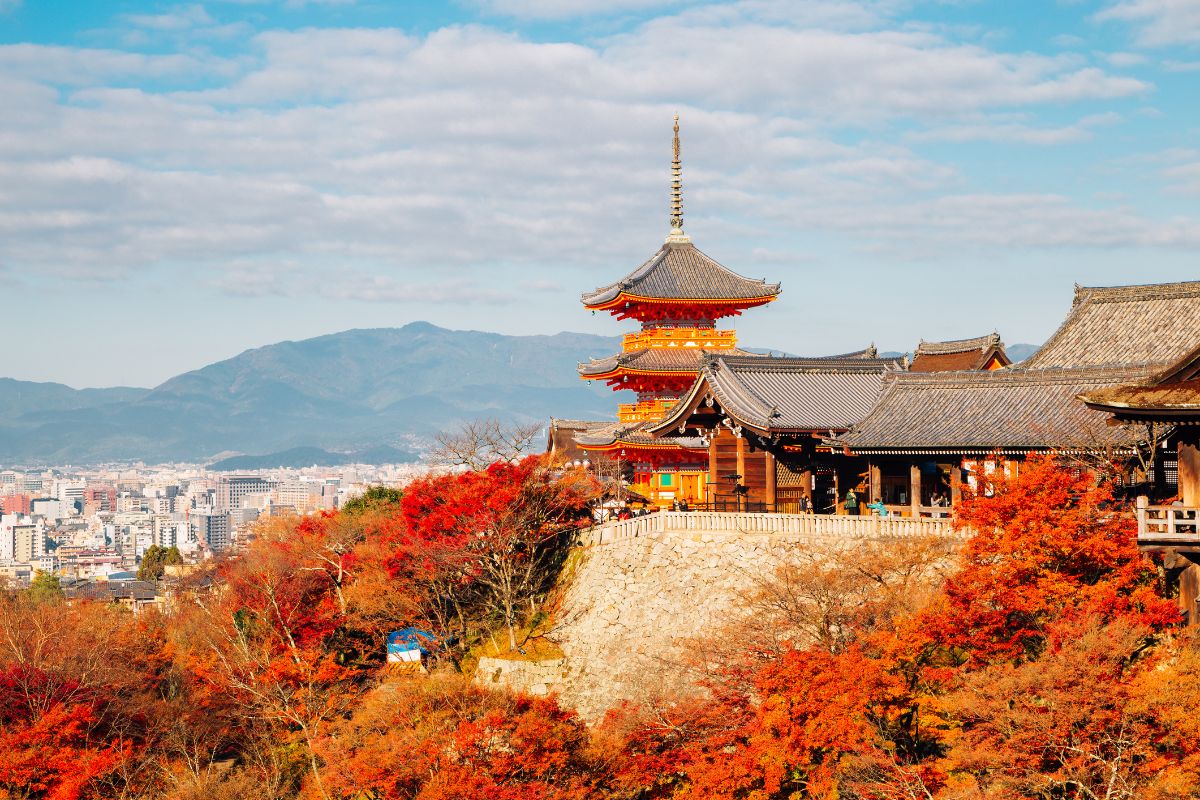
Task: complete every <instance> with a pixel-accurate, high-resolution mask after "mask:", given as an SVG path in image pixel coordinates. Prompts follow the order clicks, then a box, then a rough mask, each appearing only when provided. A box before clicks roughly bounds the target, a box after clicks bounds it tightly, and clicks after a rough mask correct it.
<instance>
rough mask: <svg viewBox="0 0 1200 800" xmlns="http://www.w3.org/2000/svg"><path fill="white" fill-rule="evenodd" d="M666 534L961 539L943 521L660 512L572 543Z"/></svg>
mask: <svg viewBox="0 0 1200 800" xmlns="http://www.w3.org/2000/svg"><path fill="white" fill-rule="evenodd" d="M672 533H680V534H687V533H730V534H739V533H740V534H776V533H778V534H793V535H800V536H827V537H830V538H842V539H856V538H857V539H894V538H917V537H925V536H941V537H948V538H965V534H962V533H960V532H958V531H955V530H954V529H953V527H952V525H951V522H950V520H949V519H925V518H920V517H852V516H827V515H822V514H737V513H720V512H713V511H660V512H658V513H656V514H647V515H646V516H644V517H634V518H632V519H626V520H618V521H615V522H606V523H604V524H602V525H596V526H594V527H591V528H587V529H585V530H582V531H580V533H579V538H578V541H579V543H580V544H585V545H594V544H608V543H610V542H615V541H618V540H620V539H631V538H635V537H639V536H653V535H658V534H672Z"/></svg>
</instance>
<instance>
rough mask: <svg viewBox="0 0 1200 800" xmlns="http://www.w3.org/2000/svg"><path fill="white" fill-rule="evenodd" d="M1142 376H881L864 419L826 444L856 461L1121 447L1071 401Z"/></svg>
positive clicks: (1101, 371)
mask: <svg viewBox="0 0 1200 800" xmlns="http://www.w3.org/2000/svg"><path fill="white" fill-rule="evenodd" d="M1145 375H1146V370H1145V369H1144V368H1130V367H1081V368H1075V369H1048V368H1047V369H1039V370H1030V369H1013V368H1010V369H1005V370H998V371H994V372H979V371H963V372H940V373H894V374H889V375H887V376H886V377H885V378H884V391H883V396H882V397H881V398H880V400H879V403H878V404H877V405H876V406H875V408H874V409H873V410H872V411H871V413H870V414H868V415H867V416H866V417H865V418H864V419H863V420H862V421H861V422H860V423H858V424H857V425H855V426H854V429H853V430H852V431H851V432H850V433H847V434H845V435H843V436H840V437H837V438H836V439H834V440H832V442H831V443H833V444H835V445H841V446H846V447H848V448H849V449H850V450H851V451H852V452H854V453H856V454H875V453H880V454H886V453H893V454H902V453H910V454H911V453H931V454H932V453H947V454H964V455H966V454H979V455H986V454H987V453H991V452H993V451H996V450H999V451H1001V452H1004V453H1015V454H1021V453H1025V452H1028V451H1030V450H1049V449H1056V450H1065V451H1070V450H1077V451H1084V450H1097V449H1103V448H1107V447H1118V448H1125V447H1129V446H1130V445H1132V444H1133V443H1134V442H1133V439H1132V438H1131V437H1132V436H1133V434H1131V433H1130V432H1129V431H1125V430H1122V429H1120V428H1117V427H1113V426H1110V425H1108V424H1107V418H1106V415H1104V414H1101V413H1099V412H1096V411H1092V410H1090V409H1088V408H1087V407H1086V406H1085V405H1084V404H1083V403H1081V402H1079V400H1078V399H1077V397H1078V395H1080V394H1081V393H1084V392H1088V391H1091V390H1094V389H1097V388H1101V387H1105V386H1112V385H1114V384H1119V383H1123V382H1126V381H1131V380H1136V379H1138V378H1141V377H1144V376H1145Z"/></svg>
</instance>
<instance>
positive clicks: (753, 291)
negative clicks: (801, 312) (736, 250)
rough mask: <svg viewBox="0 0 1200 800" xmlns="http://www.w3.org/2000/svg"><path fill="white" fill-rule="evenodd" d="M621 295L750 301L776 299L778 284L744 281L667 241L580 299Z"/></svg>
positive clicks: (595, 302) (588, 301) (686, 246)
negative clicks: (638, 263) (628, 270)
mask: <svg viewBox="0 0 1200 800" xmlns="http://www.w3.org/2000/svg"><path fill="white" fill-rule="evenodd" d="M621 294H630V295H636V296H638V297H649V298H654V299H660V300H750V299H753V298H759V297H772V298H773V297H775V296H776V295H778V294H779V284H778V283H767V282H766V281H765V280H753V279H751V278H744V277H742V276H741V275H738V274H737V273H736V272H733V271H731V270H729V269H726V268H725V267H723V266H721V265H720V264H718V263H717V262H716V261H714V260H713V259H711V258H709V257H708V256H706V255H705V254H704V253H702V252H701V251H700V249H699V248H697V247H696V246H695V245H693V244H692V243H691V242H667V243H666V244H664V245H663V246H662V248H661V249H659V251H658V252H657V253H655V254H654V255H653V256H651V258H650V260H649V261H647V262H646V263H645V264H642V265H641V266H640V267H638V268H637V269H635V270H634V271H633V272H631V273H629V274H628V275H627V276H625V277H624V278H623V279H621V280H620V281H617V282H616V283H614V284H611V285H609V286H602V287H600V288H599V289H596V290H595V291H593V292H585V293H584V294H583V296H582V300H583V304H584V305H586V306H599V305H604V304H605V303H608V302H611V301H613V300H616V299H617V297H619V296H620V295H621Z"/></svg>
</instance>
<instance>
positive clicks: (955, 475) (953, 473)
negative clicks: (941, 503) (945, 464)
mask: <svg viewBox="0 0 1200 800" xmlns="http://www.w3.org/2000/svg"><path fill="white" fill-rule="evenodd" d="M960 500H962V464H960V463H958V462H957V461H956V462H954V463H953V464H951V465H950V507H951V508H957V507H958V502H959V501H960Z"/></svg>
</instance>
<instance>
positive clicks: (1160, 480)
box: [550, 118, 1200, 594]
mask: <svg viewBox="0 0 1200 800" xmlns="http://www.w3.org/2000/svg"><path fill="white" fill-rule="evenodd" d="M681 186H682V182H681V168H680V159H679V125H678V118H676V122H675V137H674V153H673V160H672V186H671V217H670V224H671V229H670V234H669V235H668V236H667V238H666V241H665V242H664V244H663V246H662V247H661V248H660V249H659V250H658V252H656V253H655V254H654V255H653V256H652V257H651V258H650V259H649V260H648V261H646V262H645V263H644V264H642V266H640V267H638V268H637V269H636V270H634V271H633V272H631V273H629V274H628V275H627V276H625V277H624V278H622V279H621V280H619V281H617V282H616V283H612V284H610V285H607V286H603V287H601V288H598V289H596V290H595V291H592V292H588V293H586V294H584V295H583V297H582V301H583V304H584V307H585V308H587V309H590V310H592V311H593V312H595V311H607V312H609V313H610V314H612V315H613V316H614V317H616V318H617V319H620V320H636V321H637V322H639V323H640V326H641V327H640V330H638V331H637V332H634V333H629V334H627V335H626V336H625V337H624V343H623V346H622V349H621V352H619V353H616V354H613V355H611V356H608V357H606V358H599V359H592V360H591V361H589V362H588V363H584V364H580V365H579V374H580V377H582V378H583V379H585V380H595V381H604V382H606V383H607V384H608V385H609V386H611V387H612V388H613V389H616V390H620V389H629V390H632V391H633V392H635V393H636V396H637V397H636V402H632V403H626V404H623V405H620V407H619V408H618V413H617V419H616V420H615V421H609V422H585V421H571V420H555V421H553V423H552V427H551V435H550V448H551V450H552V451H554V452H556V453H560V454H563V455H564V456H565V457H566V458H568V459H569V458H572V457H573V458H574V459H575V460H576V461H577V462H581V459H580V456H583V457H584V458H585V459H586V460H589V461H590V462H593V463H594V462H597V461H600V460H608V461H615V462H617V464H618V465H624V468H623V469H621V468H620V467H619V468H618V472H620V473H622V474H628V473H630V472H631V473H632V475H631V480H630V483H631V484H632V486H631V488H632V489H633V490H634V491H635V492H638V493H639V494H640V495H641V496H643V497H645V498H648V500H649V501H650V502H652V503H655V504H657V505H660V506H667V505H671V504H673V503H676V502H680V501H682V502H685V503H687V504H688V505H689V507H693V508H709V509H713V510H729V511H767V512H795V511H802V510H804V511H808V510H811V511H814V512H816V513H839V512H844V510H845V507H846V505H845V504H846V499H847V494H848V493H850V492H853V493H854V495H855V497H854V499H855V500H856V501H857V503H858V506H859V510H860V513H862V512H864V511H865V509H866V507H867V505H868V504H869V505H870V506H871V509H872V512H873V513H889V514H893V515H903V516H944V515H946V514H949V513H952V508H951V507H952V506H953V505H954V504H956V503H957V502H958V500H959V498H960V497H961V495H962V491H963V487H965V486H977V485H979V482H980V481H981V480H986V476H987V475H988V474H990V473H992V472H994V471H995V470H1005V471H1009V472H1011V471H1012V470H1018V469H1020V463H1021V461H1022V460H1023V459H1024V458H1025V457H1026V456H1027V455H1028V454H1029V453H1031V452H1050V451H1052V452H1057V453H1060V454H1062V455H1064V456H1066V457H1071V458H1075V459H1076V460H1077V461H1078V463H1080V464H1086V463H1088V460H1089V459H1091V460H1092V462H1093V463H1100V462H1101V461H1104V462H1115V463H1121V464H1125V465H1128V469H1127V470H1126V472H1125V474H1124V475H1123V476H1122V477H1121V482H1122V483H1123V485H1124V487H1125V488H1126V489H1128V490H1129V491H1130V492H1131V493H1133V492H1140V493H1144V494H1146V495H1147V497H1148V499H1147V500H1146V501H1145V502H1144V503H1143V504H1142V505H1143V512H1142V513H1141V518H1142V522H1143V531H1145V532H1147V536H1151V537H1153V536H1154V535H1160V534H1161V536H1165V537H1167V539H1164V540H1162V541H1167V543H1168V544H1171V545H1172V546H1174V545H1176V544H1178V542H1173V541H1171V539H1170V537H1179V536H1183V538H1184V539H1185V540H1186V541H1187V542H1188V543H1190V544H1191V545H1194V546H1195V548H1196V553H1197V558H1198V559H1200V281H1190V282H1180V283H1167V284H1153V285H1139V286H1118V287H1083V286H1076V287H1075V293H1074V298H1073V302H1072V304H1071V308H1070V311H1069V312H1068V314H1067V316H1066V318H1065V319H1064V321H1063V322H1062V324H1061V325H1060V326H1059V328H1058V329H1057V330H1056V331H1055V333H1054V334H1053V335H1052V336H1051V337H1050V339H1049V340H1047V342H1046V343H1045V344H1044V345H1043V346H1042V347H1041V349H1039V350H1038V351H1037V352H1036V353H1035V354H1034V355H1032V356H1030V357H1029V358H1028V359H1027V360H1025V361H1024V362H1021V363H1018V364H1013V363H1012V362H1011V360H1010V359H1009V357H1008V354H1007V352H1006V350H1005V347H1004V343H1003V342H1002V341H1001V338H1000V336H999V334H997V333H991V334H987V335H985V336H979V337H975V338H971V339H959V340H953V341H943V342H926V341H921V342H920V343H918V345H917V346H916V348H915V349H914V351H913V353H912V357H911V359H910V358H909V357H908V356H902V357H897V358H885V357H880V356H879V354H878V353H877V352H876V351H875V349H874V347H871V348H867V349H864V350H862V351H859V352H855V353H846V354H842V355H836V356H828V357H819V358H793V357H788V358H776V357H770V356H763V355H756V354H753V353H749V352H746V351H744V350H741V349H739V348H738V344H737V336H736V333H735V331H733V330H731V329H719V328H718V327H717V322H718V321H719V320H721V319H724V318H728V317H735V316H738V315H740V314H741V313H742V312H743V311H745V310H747V309H750V308H754V307H757V306H761V305H765V304H766V303H770V302H771V301H773V300H774V299H775V298H776V297H778V296H779V293H780V287H779V285H778V284H771V283H767V282H766V281H765V280H755V279H750V278H746V277H743V276H741V275H738V274H736V273H734V272H732V271H730V270H728V269H726V268H725V267H723V266H722V265H721V264H719V263H717V262H716V261H715V260H713V259H712V258H710V257H709V256H707V255H705V254H704V253H703V252H701V251H700V250H699V249H697V248H696V246H695V245H694V244H692V242H691V239H690V238H689V237H688V236H687V235H686V234H685V233H684V232H683V206H682V188H681ZM1176 493H1178V495H1179V496H1180V501H1181V502H1182V503H1183V508H1184V509H1188V510H1187V511H1179V510H1178V508H1177V507H1175V506H1156V505H1152V501H1161V500H1163V499H1166V498H1172V497H1173V496H1174V495H1175V494H1176ZM1172 509H1175V510H1172ZM1197 587H1198V592H1197V593H1198V594H1200V579H1198V580H1197Z"/></svg>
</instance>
